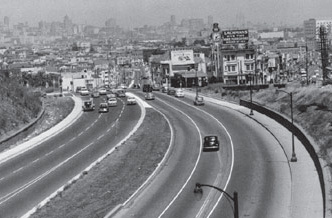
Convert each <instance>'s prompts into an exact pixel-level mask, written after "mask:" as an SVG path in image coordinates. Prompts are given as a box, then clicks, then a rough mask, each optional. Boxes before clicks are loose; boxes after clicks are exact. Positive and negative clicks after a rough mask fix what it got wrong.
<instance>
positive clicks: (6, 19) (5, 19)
mask: <svg viewBox="0 0 332 218" xmlns="http://www.w3.org/2000/svg"><path fill="white" fill-rule="evenodd" d="M3 24H4V27H5V29H7V30H9V17H7V16H5V17H4V18H3Z"/></svg>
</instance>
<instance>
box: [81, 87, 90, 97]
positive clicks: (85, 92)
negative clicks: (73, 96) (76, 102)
mask: <svg viewBox="0 0 332 218" xmlns="http://www.w3.org/2000/svg"><path fill="white" fill-rule="evenodd" d="M80 94H81V95H82V96H86V95H89V94H90V92H89V90H88V89H87V88H85V87H81V90H80Z"/></svg>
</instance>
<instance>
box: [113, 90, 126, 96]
mask: <svg viewBox="0 0 332 218" xmlns="http://www.w3.org/2000/svg"><path fill="white" fill-rule="evenodd" d="M112 93H113V94H115V95H116V97H119V98H124V97H126V91H125V90H124V89H113V90H112Z"/></svg>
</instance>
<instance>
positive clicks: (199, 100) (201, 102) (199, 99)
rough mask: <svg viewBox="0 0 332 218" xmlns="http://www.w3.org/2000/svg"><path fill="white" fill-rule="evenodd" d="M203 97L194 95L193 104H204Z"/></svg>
mask: <svg viewBox="0 0 332 218" xmlns="http://www.w3.org/2000/svg"><path fill="white" fill-rule="evenodd" d="M204 104H205V103H204V98H203V97H202V96H196V97H195V100H194V105H204Z"/></svg>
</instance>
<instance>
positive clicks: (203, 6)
mask: <svg viewBox="0 0 332 218" xmlns="http://www.w3.org/2000/svg"><path fill="white" fill-rule="evenodd" d="M239 14H242V15H243V17H244V20H245V22H246V21H251V22H254V23H258V22H260V23H264V22H266V23H269V24H272V23H275V24H280V23H283V24H302V23H303V20H306V19H309V18H332V0H0V21H1V22H3V17H4V16H8V17H9V18H10V23H11V24H16V23H18V22H28V23H29V25H30V26H37V23H38V22H39V21H42V20H43V21H47V22H51V21H60V22H63V18H64V16H65V15H68V16H69V18H70V19H71V20H72V21H73V23H76V24H91V25H96V26H104V25H105V21H106V20H107V19H109V18H115V19H116V21H117V24H119V25H120V26H122V27H125V28H132V27H137V26H143V25H144V24H147V25H161V24H163V23H165V22H167V21H169V20H170V16H171V15H175V16H176V22H177V23H180V22H181V19H183V18H203V19H204V21H205V22H207V16H208V15H212V16H213V19H214V22H218V23H220V25H221V26H231V25H232V24H236V17H237V15H239Z"/></svg>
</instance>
